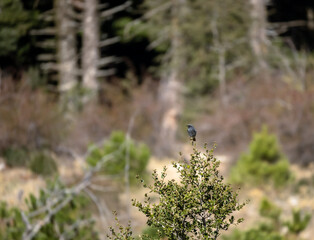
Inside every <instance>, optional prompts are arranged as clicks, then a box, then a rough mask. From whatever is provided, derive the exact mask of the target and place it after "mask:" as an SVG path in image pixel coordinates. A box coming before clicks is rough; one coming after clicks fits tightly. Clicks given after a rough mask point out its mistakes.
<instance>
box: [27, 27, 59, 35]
mask: <svg viewBox="0 0 314 240" xmlns="http://www.w3.org/2000/svg"><path fill="white" fill-rule="evenodd" d="M56 33H57V29H56V28H44V29H38V30H31V31H30V34H31V35H42V36H44V35H49V36H50V35H56Z"/></svg>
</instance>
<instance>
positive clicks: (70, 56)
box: [55, 0, 78, 94]
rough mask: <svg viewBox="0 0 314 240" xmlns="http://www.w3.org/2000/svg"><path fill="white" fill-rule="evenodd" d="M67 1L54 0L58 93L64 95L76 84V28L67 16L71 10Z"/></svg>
mask: <svg viewBox="0 0 314 240" xmlns="http://www.w3.org/2000/svg"><path fill="white" fill-rule="evenodd" d="M71 7H72V6H71V4H70V3H69V1H67V0H55V9H56V15H55V16H56V24H57V61H58V70H59V91H60V93H61V94H65V93H66V92H68V91H70V90H71V89H73V88H74V87H75V85H76V84H77V82H78V73H77V70H78V67H77V49H76V31H77V30H76V26H75V24H74V22H73V21H72V20H71V19H70V18H69V17H68V16H67V12H68V11H69V9H70V8H71Z"/></svg>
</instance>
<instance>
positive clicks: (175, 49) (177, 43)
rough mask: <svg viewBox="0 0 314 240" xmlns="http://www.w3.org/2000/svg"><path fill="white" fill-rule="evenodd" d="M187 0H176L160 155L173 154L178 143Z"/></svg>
mask: <svg viewBox="0 0 314 240" xmlns="http://www.w3.org/2000/svg"><path fill="white" fill-rule="evenodd" d="M184 2H185V0H174V6H173V7H172V14H173V15H172V20H171V27H172V30H171V38H170V42H171V49H170V50H169V51H170V52H169V53H170V69H169V71H167V73H168V74H169V75H168V76H165V77H163V78H162V80H161V83H160V87H159V106H160V108H161V122H160V128H159V129H158V130H159V141H158V144H157V145H158V153H159V154H166V155H169V154H171V153H172V150H173V147H174V145H175V142H176V134H177V130H178V119H179V116H180V115H181V112H182V97H181V95H182V86H181V85H182V82H181V80H180V74H179V73H180V69H182V67H183V66H182V65H183V62H182V57H180V54H179V52H180V49H181V47H182V46H181V45H182V43H181V40H180V39H181V36H180V35H181V33H180V26H179V18H180V14H181V12H182V7H183V3H184Z"/></svg>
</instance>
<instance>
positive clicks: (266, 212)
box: [259, 198, 281, 221]
mask: <svg viewBox="0 0 314 240" xmlns="http://www.w3.org/2000/svg"><path fill="white" fill-rule="evenodd" d="M259 213H260V215H261V216H263V217H266V218H270V219H272V220H274V221H278V220H279V217H280V214H281V209H280V208H279V207H277V206H276V205H275V204H273V203H272V202H270V201H269V200H268V199H267V198H264V199H263V200H262V201H261V204H260V208H259Z"/></svg>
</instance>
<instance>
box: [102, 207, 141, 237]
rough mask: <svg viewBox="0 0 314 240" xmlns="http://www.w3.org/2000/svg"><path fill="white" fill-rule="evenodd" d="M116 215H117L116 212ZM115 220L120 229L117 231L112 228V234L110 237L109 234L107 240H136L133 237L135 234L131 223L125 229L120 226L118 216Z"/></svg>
mask: <svg viewBox="0 0 314 240" xmlns="http://www.w3.org/2000/svg"><path fill="white" fill-rule="evenodd" d="M114 214H115V215H117V214H116V213H115V212H114ZM115 220H116V226H117V228H118V231H117V230H115V229H114V228H113V227H110V228H109V230H110V233H111V234H110V235H109V234H108V235H107V238H108V239H112V240H135V238H134V237H132V233H133V232H132V230H131V223H130V222H129V223H128V226H127V227H124V226H122V225H121V224H120V222H119V220H118V218H117V216H116V218H115Z"/></svg>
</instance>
